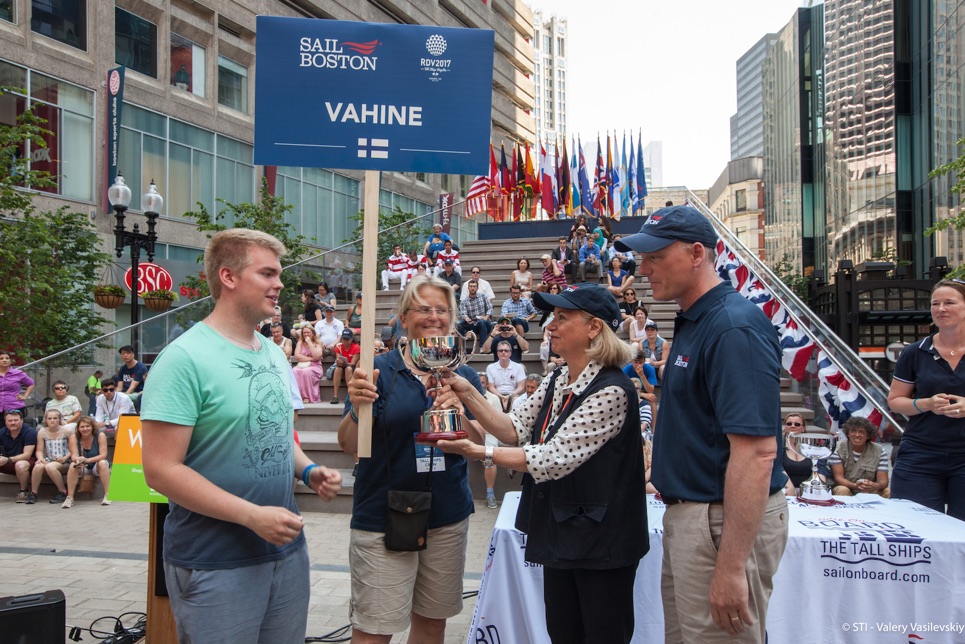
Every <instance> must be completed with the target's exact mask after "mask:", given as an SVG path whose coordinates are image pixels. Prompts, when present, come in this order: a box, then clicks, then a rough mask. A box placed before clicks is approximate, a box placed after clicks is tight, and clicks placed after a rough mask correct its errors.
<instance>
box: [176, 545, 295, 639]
mask: <svg viewBox="0 0 965 644" xmlns="http://www.w3.org/2000/svg"><path fill="white" fill-rule="evenodd" d="M164 578H165V581H167V586H168V594H169V596H170V599H171V610H172V612H173V613H174V618H175V620H176V621H177V625H178V640H179V641H180V642H181V644H209V643H210V642H231V643H232V644H303V643H304V642H305V631H306V630H307V627H308V597H309V594H310V592H311V584H310V581H309V563H308V546H307V545H306V544H305V543H304V542H302V545H301V546H300V547H297V548H295V549H294V550H292V551H291V552H289V553H288V556H287V557H285V558H284V559H280V560H278V561H270V562H268V563H261V564H254V565H251V566H242V567H240V568H229V569H226V570H191V569H190V568H180V567H177V566H172V565H170V564H168V563H165V564H164Z"/></svg>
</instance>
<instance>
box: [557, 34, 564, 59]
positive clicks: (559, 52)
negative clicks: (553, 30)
mask: <svg viewBox="0 0 965 644" xmlns="http://www.w3.org/2000/svg"><path fill="white" fill-rule="evenodd" d="M556 55H557V56H566V50H565V49H564V48H563V39H562V38H557V39H556Z"/></svg>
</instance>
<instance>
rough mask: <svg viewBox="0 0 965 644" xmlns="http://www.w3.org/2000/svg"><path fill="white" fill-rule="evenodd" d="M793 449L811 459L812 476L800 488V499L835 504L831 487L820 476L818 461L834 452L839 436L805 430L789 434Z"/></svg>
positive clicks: (817, 503)
mask: <svg viewBox="0 0 965 644" xmlns="http://www.w3.org/2000/svg"><path fill="white" fill-rule="evenodd" d="M787 438H788V440H789V441H790V445H791V449H792V450H794V451H795V452H796V453H798V454H800V455H801V456H803V457H804V458H809V459H811V478H809V479H808V480H806V481H804V482H802V483H801V486H800V487H799V488H798V497H797V498H798V500H799V501H803V502H804V503H810V504H812V505H833V504H834V498H833V497H832V496H831V488H830V486H828V484H827V483H825V482H824V481H822V480H821V477H820V476H818V461H819V460H821V459H822V458H827V457H829V456H831V454H833V453H834V446H835V445H836V444H837V442H838V437H837V436H835V435H834V434H823V433H817V432H804V433H801V434H788V437H787Z"/></svg>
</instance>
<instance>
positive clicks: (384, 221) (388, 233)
mask: <svg viewBox="0 0 965 644" xmlns="http://www.w3.org/2000/svg"><path fill="white" fill-rule="evenodd" d="M364 218H365V213H364V212H363V211H361V210H360V211H359V212H357V213H355V214H354V215H351V216H350V219H352V220H353V221H354V222H355V229H354V230H353V231H352V236H351V237H350V238H349V239H345V240H343V243H348V242H354V241H356V240H361V239H362V230H363V221H364ZM430 223H431V220H430V219H428V218H424V217H420V218H416V217H415V215H413V214H412V213H411V212H405V211H404V210H402V209H401V208H399V207H398V206H396V207H395V210H380V211H379V238H378V240H379V252H378V263H377V264H376V266H377V267H378V270H376V275H377V276H381V274H382V269H383V268H385V260H387V259H388V258H389V255H391V254H392V249H393V248H394V247H395V245H396V244H399V245H400V246H402V250H403V252H406V253H408V252H411V251H413V250H416V249H418V251H419V252H420V253H421V252H422V247H423V246H425V243H426V239H428V238H429V233H431V232H432V227H431V225H430ZM355 246H356V250H357V251H358V253H359V255H361V254H362V244H361V242H359V243H357V244H356V245H355ZM381 279H382V278H381V277H378V280H379V281H378V282H377V283H376V284H375V285H374V288H379V284H381Z"/></svg>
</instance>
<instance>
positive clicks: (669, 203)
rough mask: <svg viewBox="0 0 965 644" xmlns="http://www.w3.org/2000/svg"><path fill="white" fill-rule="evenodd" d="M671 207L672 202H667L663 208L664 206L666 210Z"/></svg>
mask: <svg viewBox="0 0 965 644" xmlns="http://www.w3.org/2000/svg"><path fill="white" fill-rule="evenodd" d="M672 205H673V202H672V201H670V200H668V201H667V203H665V204H664V206H666V207H667V208H669V207H670V206H672Z"/></svg>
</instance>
